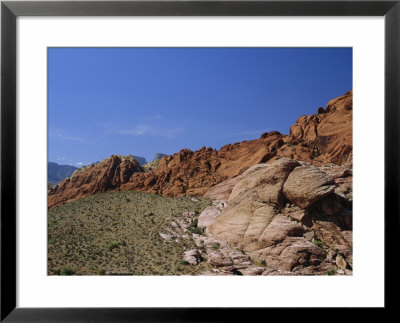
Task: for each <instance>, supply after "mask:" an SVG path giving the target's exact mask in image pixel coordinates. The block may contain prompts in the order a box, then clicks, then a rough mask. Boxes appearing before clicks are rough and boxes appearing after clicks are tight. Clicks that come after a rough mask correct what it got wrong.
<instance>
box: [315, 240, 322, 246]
mask: <svg viewBox="0 0 400 323" xmlns="http://www.w3.org/2000/svg"><path fill="white" fill-rule="evenodd" d="M323 244H324V243H323V242H322V241H319V240H314V245H316V246H317V247H322V245H323Z"/></svg>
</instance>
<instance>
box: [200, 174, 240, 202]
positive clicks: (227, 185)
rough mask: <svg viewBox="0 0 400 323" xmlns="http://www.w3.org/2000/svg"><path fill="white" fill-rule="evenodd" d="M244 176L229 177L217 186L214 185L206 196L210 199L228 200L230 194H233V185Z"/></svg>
mask: <svg viewBox="0 0 400 323" xmlns="http://www.w3.org/2000/svg"><path fill="white" fill-rule="evenodd" d="M241 178H242V177H241V176H240V175H239V176H236V177H234V178H231V179H228V180H226V181H223V182H222V183H219V184H217V185H215V186H212V187H211V188H210V189H209V190H208V191H207V192H206V194H204V197H208V198H210V199H216V200H222V201H227V200H228V198H229V196H230V195H231V192H232V189H233V187H234V186H235V185H236V183H237V182H238V181H239V180H240V179H241Z"/></svg>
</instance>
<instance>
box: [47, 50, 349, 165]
mask: <svg viewBox="0 0 400 323" xmlns="http://www.w3.org/2000/svg"><path fill="white" fill-rule="evenodd" d="M351 88H352V49H351V48H49V50H48V115H49V118H48V120H49V127H48V131H49V161H54V162H57V163H59V164H70V165H74V166H81V165H85V164H89V163H92V162H95V161H98V160H101V159H104V158H107V157H109V156H110V155H112V154H121V155H128V154H132V155H136V156H143V157H145V158H146V159H147V160H148V161H151V160H152V159H153V157H154V154H155V153H158V152H161V153H165V154H173V153H175V152H178V151H179V150H180V149H182V148H189V149H191V150H197V149H200V148H201V147H202V146H206V147H212V148H216V149H219V148H220V147H222V146H224V145H226V144H228V143H234V142H239V141H242V140H251V139H256V138H259V136H260V135H261V134H262V133H263V132H265V131H272V130H278V131H280V132H282V133H285V134H287V133H288V132H289V127H290V126H291V125H292V124H294V123H295V121H296V119H297V118H298V117H300V116H301V115H304V114H312V113H316V111H317V108H318V107H319V106H323V107H325V105H326V103H327V102H328V101H329V100H330V99H332V98H335V97H337V96H339V95H342V94H344V93H345V92H347V91H348V90H350V89H351Z"/></svg>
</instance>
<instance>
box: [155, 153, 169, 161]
mask: <svg viewBox="0 0 400 323" xmlns="http://www.w3.org/2000/svg"><path fill="white" fill-rule="evenodd" d="M164 156H168V155H166V154H162V153H157V154H156V155H155V156H154V160H160V159H161V158H163V157H164Z"/></svg>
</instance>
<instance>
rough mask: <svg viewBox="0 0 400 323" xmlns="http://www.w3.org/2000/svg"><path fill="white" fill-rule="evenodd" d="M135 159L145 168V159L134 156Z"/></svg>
mask: <svg viewBox="0 0 400 323" xmlns="http://www.w3.org/2000/svg"><path fill="white" fill-rule="evenodd" d="M133 158H135V159H136V161H137V162H138V163H139V165H140V166H143V165H145V164H147V160H146V158H144V157H140V156H133Z"/></svg>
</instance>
